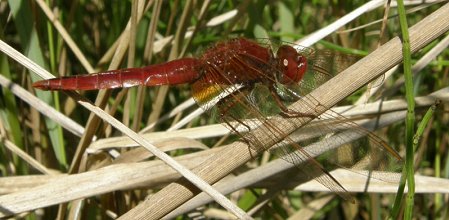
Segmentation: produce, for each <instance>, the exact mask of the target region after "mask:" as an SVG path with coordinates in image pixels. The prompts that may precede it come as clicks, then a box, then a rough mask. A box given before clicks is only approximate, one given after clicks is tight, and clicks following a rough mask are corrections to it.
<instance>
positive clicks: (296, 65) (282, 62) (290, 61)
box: [277, 45, 307, 84]
mask: <svg viewBox="0 0 449 220" xmlns="http://www.w3.org/2000/svg"><path fill="white" fill-rule="evenodd" d="M277 60H278V65H279V68H280V69H281V70H282V71H281V76H279V79H280V82H281V83H282V84H291V83H298V82H299V81H301V79H302V77H303V76H304V73H305V72H306V70H307V58H306V57H305V56H303V55H301V54H299V53H298V51H296V50H295V48H293V47H292V46H289V45H282V46H281V47H279V50H278V51H277Z"/></svg>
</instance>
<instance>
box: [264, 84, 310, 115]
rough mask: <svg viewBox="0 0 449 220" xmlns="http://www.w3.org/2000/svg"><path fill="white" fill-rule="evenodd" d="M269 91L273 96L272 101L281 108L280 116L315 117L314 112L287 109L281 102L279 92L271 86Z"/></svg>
mask: <svg viewBox="0 0 449 220" xmlns="http://www.w3.org/2000/svg"><path fill="white" fill-rule="evenodd" d="M270 93H271V95H272V96H273V98H274V101H275V102H276V104H277V105H278V107H279V109H280V110H281V113H279V114H280V115H281V116H282V117H285V118H296V117H308V118H316V117H317V116H316V115H314V114H308V113H303V112H297V111H294V110H292V109H288V108H287V106H285V105H284V103H283V102H282V98H281V97H280V96H279V94H278V93H277V92H276V91H275V90H274V89H273V87H272V86H270Z"/></svg>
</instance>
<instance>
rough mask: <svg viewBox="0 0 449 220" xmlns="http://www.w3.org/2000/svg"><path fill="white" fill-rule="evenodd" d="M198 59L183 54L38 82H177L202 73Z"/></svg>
mask: <svg viewBox="0 0 449 220" xmlns="http://www.w3.org/2000/svg"><path fill="white" fill-rule="evenodd" d="M198 63H199V62H198V60H197V59H194V58H183V59H179V60H174V61H171V62H168V63H164V64H156V65H151V66H147V67H144V68H128V69H120V70H111V71H106V72H100V73H95V74H90V75H77V76H70V77H61V78H55V79H49V80H42V81H38V82H35V83H34V84H33V87H35V88H38V89H42V90H98V89H113V88H128V87H132V86H137V85H145V86H156V85H176V84H182V83H189V82H193V81H194V80H196V79H197V78H198V77H199V74H200V73H199V71H197V69H198V68H197V66H198Z"/></svg>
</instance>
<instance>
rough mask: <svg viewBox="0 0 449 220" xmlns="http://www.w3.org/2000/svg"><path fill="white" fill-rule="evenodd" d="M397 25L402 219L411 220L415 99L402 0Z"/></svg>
mask: <svg viewBox="0 0 449 220" xmlns="http://www.w3.org/2000/svg"><path fill="white" fill-rule="evenodd" d="M397 3H398V13H399V23H400V26H401V34H402V53H403V65H404V78H405V95H406V100H407V117H406V122H405V129H406V133H405V143H406V156H405V169H406V174H407V189H408V190H407V199H406V206H405V213H404V219H411V218H412V216H413V203H414V197H415V176H414V173H415V172H414V169H413V167H414V165H413V159H414V150H413V136H414V130H415V128H414V125H415V98H414V94H413V75H412V64H411V53H410V39H409V33H408V25H407V17H406V12H405V7H404V2H403V1H402V0H399V1H397Z"/></svg>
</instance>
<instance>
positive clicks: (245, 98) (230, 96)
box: [33, 38, 401, 199]
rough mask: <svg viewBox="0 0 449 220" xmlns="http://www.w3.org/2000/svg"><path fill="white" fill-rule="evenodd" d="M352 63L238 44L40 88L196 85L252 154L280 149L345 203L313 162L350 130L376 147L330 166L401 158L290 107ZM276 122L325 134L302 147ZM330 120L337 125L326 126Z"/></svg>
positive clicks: (342, 121)
mask: <svg viewBox="0 0 449 220" xmlns="http://www.w3.org/2000/svg"><path fill="white" fill-rule="evenodd" d="M348 60H349V59H348V58H347V57H345V56H343V55H342V54H334V53H331V52H327V51H319V50H312V49H310V48H304V47H298V46H297V45H293V44H287V43H283V44H281V45H273V43H272V41H266V42H254V41H251V40H247V39H244V38H237V39H232V40H228V41H224V42H221V43H218V44H216V45H214V46H213V47H210V48H209V49H207V50H206V51H205V52H204V53H203V55H202V56H200V57H199V58H182V59H178V60H174V61H170V62H167V63H163V64H157V65H151V66H147V67H142V68H129V69H121V70H112V71H107V72H101V73H96V74H90V75H78V76H73V77H62V78H55V79H50V80H43V81H39V82H36V83H34V84H33V86H34V87H35V88H38V89H43V90H98V89H111V88H124V87H131V86H137V85H145V86H157V85H176V84H183V83H191V84H192V86H191V88H192V95H193V97H194V99H195V101H196V102H197V103H198V104H199V105H200V106H201V107H202V108H203V109H205V110H208V111H211V112H212V114H213V115H215V116H217V117H218V118H219V119H220V120H221V121H223V122H224V123H225V124H226V125H227V127H228V128H229V129H230V130H231V131H233V132H235V133H237V134H238V135H239V136H240V137H241V138H242V140H243V141H245V142H247V143H248V144H249V146H250V147H251V148H253V149H256V151H260V149H263V150H267V149H272V151H273V152H274V153H275V154H276V155H278V156H280V157H281V158H283V159H284V160H286V161H288V162H291V163H293V164H295V165H296V166H297V167H298V168H300V171H302V172H303V174H306V175H308V176H309V177H312V178H315V179H316V180H317V181H318V182H320V183H321V184H323V185H324V186H326V187H328V188H329V189H330V190H332V191H334V192H336V193H338V194H339V195H340V196H342V197H343V198H346V199H350V198H351V197H350V196H349V195H348V193H347V192H346V190H345V189H344V188H343V186H342V185H341V184H340V183H339V182H338V181H337V180H336V179H335V178H334V177H333V176H332V175H330V174H329V173H328V172H327V171H326V169H325V168H324V167H323V165H322V162H321V161H320V162H318V161H317V159H315V158H313V157H312V156H311V155H312V154H313V153H314V151H321V150H322V149H324V148H325V147H326V146H327V145H332V144H334V142H340V143H346V142H350V139H351V137H350V135H347V134H345V133H344V132H342V129H350V130H352V131H355V133H358V134H360V135H364V136H367V137H368V140H369V142H371V143H370V147H369V149H368V150H366V147H365V148H363V147H362V146H355V147H356V148H354V150H353V151H351V152H350V153H346V154H343V156H344V161H343V162H341V161H336V160H333V161H331V162H330V164H337V166H342V165H341V164H344V166H345V167H348V168H351V166H352V165H355V164H357V165H360V162H359V161H358V160H357V159H360V158H362V157H363V158H364V159H363V160H362V161H367V162H364V163H363V164H364V165H366V166H368V167H365V168H366V169H371V170H374V169H384V168H382V167H381V166H383V165H384V162H385V161H386V160H388V159H390V160H401V157H400V156H399V155H398V153H396V151H395V150H393V149H392V148H391V147H389V146H388V145H387V144H385V142H384V141H383V140H382V139H380V138H379V137H378V136H376V135H374V134H373V133H371V132H369V131H368V130H366V129H363V128H361V127H359V126H358V125H356V124H355V123H353V122H350V121H349V120H348V119H346V118H344V117H343V116H341V115H339V114H337V113H335V112H330V113H329V111H328V113H325V114H323V115H321V116H318V115H314V114H305V113H302V112H299V110H295V109H292V108H289V107H288V106H289V104H290V103H293V102H295V101H297V100H299V99H302V98H304V97H305V95H306V94H307V93H309V92H310V91H311V90H312V89H313V88H315V87H316V86H318V85H321V84H322V83H323V82H325V81H326V80H328V79H330V78H331V77H333V76H334V75H335V74H336V73H338V72H339V71H341V70H342V69H343V68H344V67H346V64H344V62H345V61H348ZM346 63H347V62H346ZM349 63H351V62H349ZM316 102H317V101H316V100H313V101H312V100H309V101H308V102H307V103H309V105H310V108H311V109H314V108H315V107H316V104H314V103H316ZM275 114H280V115H281V116H282V117H287V118H290V119H291V120H299V121H301V120H305V119H306V118H308V119H310V118H314V119H315V121H319V122H320V123H319V124H322V126H320V128H315V129H313V133H314V135H312V136H310V137H308V138H307V139H306V140H305V141H304V140H303V141H299V142H295V141H293V140H292V139H293V137H289V135H290V134H284V133H282V131H283V130H284V129H283V128H285V127H291V126H294V125H292V123H288V124H275V123H270V122H269V120H266V119H267V118H268V117H270V116H272V115H275ZM254 119H255V120H254ZM329 119H332V120H333V121H334V122H333V123H325V122H327V121H329ZM335 122H337V123H335ZM260 124H263V125H264V126H265V128H264V129H262V132H264V136H266V137H269V138H272V140H273V141H272V143H274V144H267V143H264V142H262V141H260V140H259V139H258V138H257V137H255V136H253V135H252V133H251V132H250V131H251V130H252V129H253V128H254V127H257V125H260ZM305 128H306V127H295V128H294V129H297V130H298V129H299V130H301V129H305ZM329 134H331V135H329ZM329 137H333V139H331V138H329ZM280 140H281V141H280ZM317 140H321V142H320V143H322V144H320V145H317V144H315V147H314V148H315V149H314V150H310V149H307V148H305V147H304V146H306V145H308V144H311V143H314V142H316V141H317ZM328 154H329V152H328ZM335 158H337V154H336V153H335V152H334V153H333V155H332V157H330V158H326V160H327V161H329V160H332V159H335ZM334 162H335V163H334ZM387 162H388V161H387ZM390 162H391V161H390ZM304 164H305V166H304Z"/></svg>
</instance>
